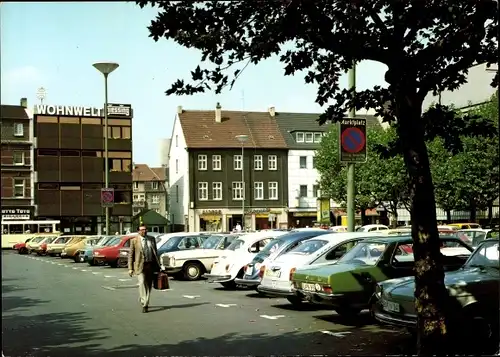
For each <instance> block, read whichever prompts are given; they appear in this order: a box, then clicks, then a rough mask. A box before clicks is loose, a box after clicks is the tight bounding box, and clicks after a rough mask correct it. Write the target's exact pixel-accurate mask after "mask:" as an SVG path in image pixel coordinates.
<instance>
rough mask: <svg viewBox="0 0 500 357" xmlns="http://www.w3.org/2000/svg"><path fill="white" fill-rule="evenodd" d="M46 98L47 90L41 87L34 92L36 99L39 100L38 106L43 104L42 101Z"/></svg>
mask: <svg viewBox="0 0 500 357" xmlns="http://www.w3.org/2000/svg"><path fill="white" fill-rule="evenodd" d="M46 96H47V90H46V89H45V88H43V87H40V88H38V90H37V91H36V97H37V98H38V99H40V104H43V100H44V99H45V97H46Z"/></svg>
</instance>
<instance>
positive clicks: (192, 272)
mask: <svg viewBox="0 0 500 357" xmlns="http://www.w3.org/2000/svg"><path fill="white" fill-rule="evenodd" d="M201 272H202V268H201V266H200V264H199V263H196V262H192V263H186V264H185V265H184V268H183V269H182V274H183V277H184V279H186V280H190V281H193V280H198V279H200V277H201Z"/></svg>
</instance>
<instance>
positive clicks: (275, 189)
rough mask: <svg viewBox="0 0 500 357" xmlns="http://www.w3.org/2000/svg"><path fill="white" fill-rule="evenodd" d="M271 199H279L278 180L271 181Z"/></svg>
mask: <svg viewBox="0 0 500 357" xmlns="http://www.w3.org/2000/svg"><path fill="white" fill-rule="evenodd" d="M269 199H270V200H277V199H278V183H277V182H269Z"/></svg>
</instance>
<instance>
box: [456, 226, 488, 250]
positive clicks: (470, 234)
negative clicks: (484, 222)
mask: <svg viewBox="0 0 500 357" xmlns="http://www.w3.org/2000/svg"><path fill="white" fill-rule="evenodd" d="M458 234H463V235H464V236H466V237H467V240H468V241H469V242H470V244H471V245H472V247H473V248H475V247H477V246H478V245H479V243H481V242H482V241H483V240H485V239H489V238H493V237H495V232H494V231H493V230H492V229H483V228H471V229H461V230H459V231H458ZM496 237H497V238H498V231H497V232H496Z"/></svg>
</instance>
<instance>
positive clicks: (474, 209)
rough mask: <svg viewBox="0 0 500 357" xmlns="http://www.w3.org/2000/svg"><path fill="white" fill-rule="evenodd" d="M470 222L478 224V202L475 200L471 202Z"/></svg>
mask: <svg viewBox="0 0 500 357" xmlns="http://www.w3.org/2000/svg"><path fill="white" fill-rule="evenodd" d="M469 213H470V222H471V223H474V222H476V218H477V207H476V201H475V200H473V199H472V200H471V202H470V212H469Z"/></svg>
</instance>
